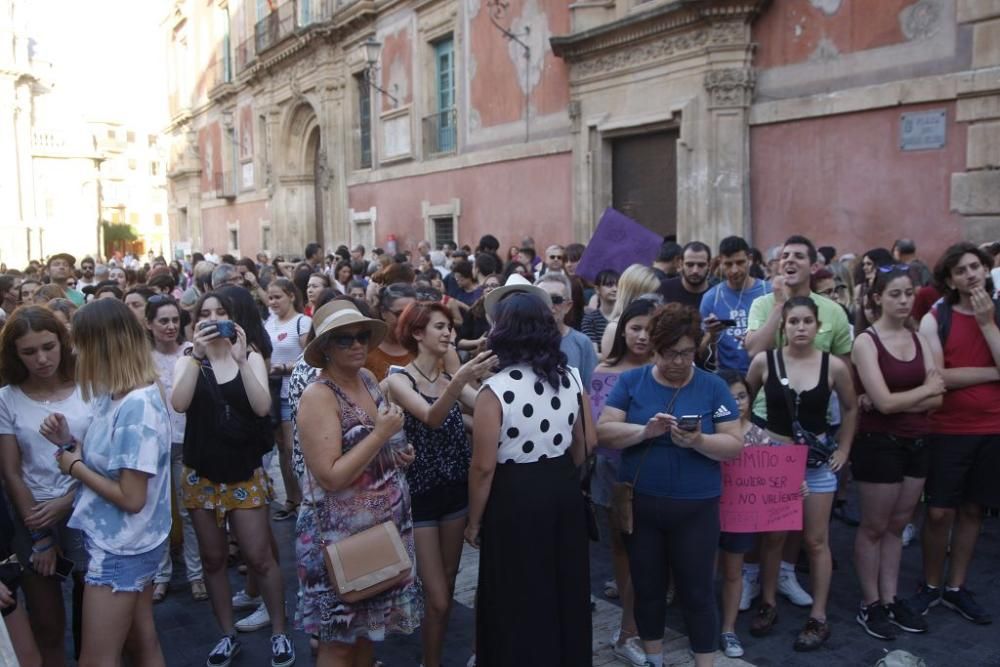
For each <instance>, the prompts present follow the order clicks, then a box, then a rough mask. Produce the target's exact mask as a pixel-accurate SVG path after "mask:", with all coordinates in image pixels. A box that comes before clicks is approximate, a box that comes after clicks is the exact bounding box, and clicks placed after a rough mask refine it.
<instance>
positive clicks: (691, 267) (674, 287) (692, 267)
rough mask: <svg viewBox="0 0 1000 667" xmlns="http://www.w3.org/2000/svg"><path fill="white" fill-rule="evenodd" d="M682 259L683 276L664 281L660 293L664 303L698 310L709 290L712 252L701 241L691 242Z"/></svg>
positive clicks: (686, 247) (685, 248)
mask: <svg viewBox="0 0 1000 667" xmlns="http://www.w3.org/2000/svg"><path fill="white" fill-rule="evenodd" d="M681 257H682V260H681V275H680V276H678V277H676V278H669V279H667V280H664V281H663V283H662V284H661V285H660V290H659V291H660V294H662V295H663V302H664V303H681V304H684V305H685V306H690V307H691V308H694V309H695V310H698V308H699V307H700V306H701V297H702V296H704V294H705V291H706V290H708V267H709V265H710V264H711V262H712V251H711V249H709V247H708V246H707V245H705V244H704V243H702V242H701V241H691V242H690V243H688V244H687V245H686V246H684V252H683V253H682V255H681Z"/></svg>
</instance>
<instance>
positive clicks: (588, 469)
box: [566, 369, 601, 542]
mask: <svg viewBox="0 0 1000 667" xmlns="http://www.w3.org/2000/svg"><path fill="white" fill-rule="evenodd" d="M566 374H567V375H569V376H570V377H571V378H573V382H574V383H575V384H576V388H577V389H578V390H579V394H577V401H576V402H577V404H578V405H579V407H580V420H581V421H582V423H581V424H580V426H581V428H583V449H584V451H586V450H587V415H586V413H585V412H584V411H583V387H581V386H580V383H579V382H577V380H576V377H575V376H574V375H573V374H572V373H571V372H569V370H568V369H567V371H566ZM571 437H572V436H571ZM596 465H597V454H595V453H594V452H590V453H589V454H587V457H586V458H585V459H584V461H583V475H582V476H581V477H580V492H581V493H583V504H584V509H585V511H586V521H587V535H588V536H589V537H590V541H591V542H600V541H601V531H600V529H599V528H598V526H597V509H596V508H595V507H594V497H593V495H592V494H591V493H590V484H591V480H592V479H593V477H594V468H595V467H596Z"/></svg>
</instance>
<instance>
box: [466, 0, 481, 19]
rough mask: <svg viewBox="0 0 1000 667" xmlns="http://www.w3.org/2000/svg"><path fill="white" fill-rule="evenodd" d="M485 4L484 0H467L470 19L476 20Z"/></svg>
mask: <svg viewBox="0 0 1000 667" xmlns="http://www.w3.org/2000/svg"><path fill="white" fill-rule="evenodd" d="M482 6H483V0H465V11H466V13H467V14H468V16H469V21H474V20H475V18H476V17H477V16H479V10H480V9H481V8H482Z"/></svg>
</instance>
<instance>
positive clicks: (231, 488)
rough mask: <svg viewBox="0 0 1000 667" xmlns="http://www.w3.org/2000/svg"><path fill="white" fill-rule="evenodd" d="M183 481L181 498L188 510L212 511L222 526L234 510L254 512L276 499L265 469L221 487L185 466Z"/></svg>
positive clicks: (258, 469) (257, 470)
mask: <svg viewBox="0 0 1000 667" xmlns="http://www.w3.org/2000/svg"><path fill="white" fill-rule="evenodd" d="M182 474H183V479H182V480H181V498H182V499H183V502H184V509H187V510H211V511H214V512H215V521H216V523H218V524H219V526H223V525H224V524H225V522H226V513H227V512H230V511H232V510H253V509H258V508H260V507H267V505H268V503H270V502H271V499H272V498H273V497H274V494H273V493H272V490H271V479H270V478H269V477H268V476H267V474H266V473H265V472H264V469H263V468H257V469H256V470H254V471H253V475H252V476H251V477H250V479H248V480H247V481H245V482H235V483H233V484H218V483H216V482H213V481H212V480H210V479H204V478H201V477H199V476H198V473H196V472H195V471H194V470H192V469H191V468H188V467H187V466H185V467H184V471H183V473H182Z"/></svg>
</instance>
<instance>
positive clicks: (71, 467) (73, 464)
mask: <svg viewBox="0 0 1000 667" xmlns="http://www.w3.org/2000/svg"><path fill="white" fill-rule="evenodd" d="M82 460H83V459H77V460H76V461H73V462H72V463H70V464H69V470H67V471H66V474H67V475H69V476H70V477H72V476H73V466H75V465H76V464H77V463H79V462H80V461H82Z"/></svg>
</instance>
